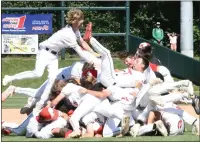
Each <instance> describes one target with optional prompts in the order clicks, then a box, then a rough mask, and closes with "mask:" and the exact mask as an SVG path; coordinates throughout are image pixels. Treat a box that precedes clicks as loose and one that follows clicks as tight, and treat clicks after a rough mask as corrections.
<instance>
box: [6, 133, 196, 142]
mask: <svg viewBox="0 0 200 142" xmlns="http://www.w3.org/2000/svg"><path fill="white" fill-rule="evenodd" d="M2 141H160V142H161V141H187V142H193V141H196V142H198V141H199V137H198V136H194V135H192V134H191V132H185V134H184V135H179V136H170V137H161V136H143V137H136V138H134V137H130V136H127V137H121V138H82V139H64V138H51V139H42V140H39V139H35V138H26V137H24V136H16V135H11V136H3V137H2Z"/></svg>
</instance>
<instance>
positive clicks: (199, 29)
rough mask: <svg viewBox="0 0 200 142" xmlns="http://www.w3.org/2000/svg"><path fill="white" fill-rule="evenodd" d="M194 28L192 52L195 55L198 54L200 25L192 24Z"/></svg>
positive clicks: (199, 53)
mask: <svg viewBox="0 0 200 142" xmlns="http://www.w3.org/2000/svg"><path fill="white" fill-rule="evenodd" d="M193 30H194V47H195V50H194V54H195V56H198V57H199V56H200V27H199V26H198V25H194V26H193Z"/></svg>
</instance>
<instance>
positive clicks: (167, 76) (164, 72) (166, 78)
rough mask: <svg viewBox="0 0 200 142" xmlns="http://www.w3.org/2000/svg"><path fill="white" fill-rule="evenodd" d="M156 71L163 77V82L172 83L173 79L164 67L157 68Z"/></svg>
mask: <svg viewBox="0 0 200 142" xmlns="http://www.w3.org/2000/svg"><path fill="white" fill-rule="evenodd" d="M157 71H158V72H159V73H160V74H162V75H163V77H164V82H174V79H173V77H172V76H171V74H170V71H169V70H168V69H167V68H166V67H165V66H158V69H157Z"/></svg>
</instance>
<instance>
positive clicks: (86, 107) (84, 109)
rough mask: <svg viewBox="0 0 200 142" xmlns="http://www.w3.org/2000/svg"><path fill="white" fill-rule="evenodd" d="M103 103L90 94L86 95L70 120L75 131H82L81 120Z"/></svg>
mask: <svg viewBox="0 0 200 142" xmlns="http://www.w3.org/2000/svg"><path fill="white" fill-rule="evenodd" d="M101 101H102V100H101V99H99V98H97V97H95V96H92V95H90V94H86V95H85V96H84V97H83V98H82V102H81V103H80V104H79V105H78V107H77V108H76V109H75V111H74V113H73V114H72V116H71V118H70V119H69V122H70V124H71V126H72V128H73V130H74V131H78V132H79V131H80V129H79V128H80V125H79V121H80V120H81V118H82V117H83V116H85V115H86V114H88V113H90V112H91V111H92V110H93V109H94V108H95V106H96V105H98V104H100V102H101Z"/></svg>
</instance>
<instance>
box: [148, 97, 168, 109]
mask: <svg viewBox="0 0 200 142" xmlns="http://www.w3.org/2000/svg"><path fill="white" fill-rule="evenodd" d="M149 100H150V101H151V102H152V103H153V104H155V105H159V106H161V107H163V106H164V104H165V103H164V101H163V99H162V96H150V97H149Z"/></svg>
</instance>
